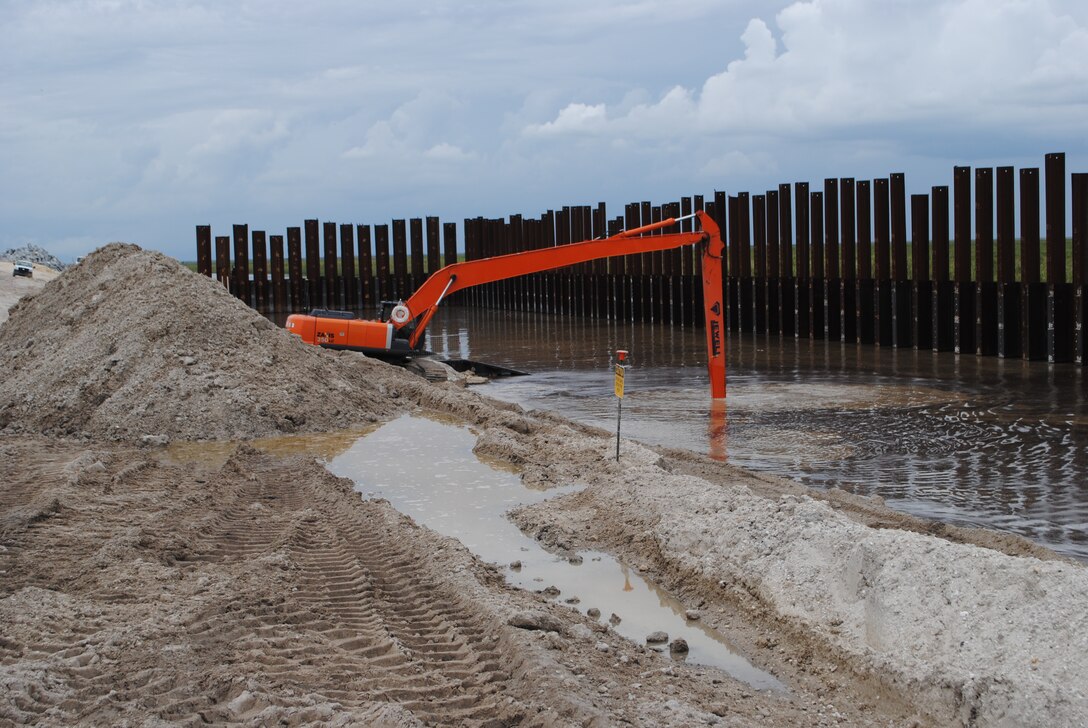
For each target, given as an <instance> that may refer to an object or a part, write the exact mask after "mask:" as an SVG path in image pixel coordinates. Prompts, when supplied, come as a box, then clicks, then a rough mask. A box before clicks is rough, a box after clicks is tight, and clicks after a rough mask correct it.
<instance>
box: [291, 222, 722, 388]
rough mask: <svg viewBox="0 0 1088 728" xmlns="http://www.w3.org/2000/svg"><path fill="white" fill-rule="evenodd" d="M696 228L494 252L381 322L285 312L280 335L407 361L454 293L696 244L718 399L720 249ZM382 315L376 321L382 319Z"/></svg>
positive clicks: (706, 227) (717, 235)
mask: <svg viewBox="0 0 1088 728" xmlns="http://www.w3.org/2000/svg"><path fill="white" fill-rule="evenodd" d="M693 217H696V218H698V219H699V222H700V223H701V228H702V229H701V230H700V231H698V232H688V233H666V234H664V235H647V236H643V237H639V236H641V235H642V234H643V233H648V232H652V231H654V230H659V229H661V228H665V227H670V226H672V225H675V224H677V222H678V221H679V220H681V219H685V218H671V217H670V218H669V219H667V220H662V221H661V222H656V223H653V224H652V225H645V226H643V227H640V228H635V229H633V230H626V231H624V232H622V233H619V234H617V235H613V236H612V237H609V238H605V239H603V240H591V241H587V242H583V243H574V244H572V245H561V246H557V247H554V248H543V249H540V250H530V251H526V252H523V253H511V254H509V255H499V256H495V257H493V258H484V259H482V260H471V261H466V262H464V263H453V264H452V265H447V266H446V267H445V268H442V269H441V270H439V271H437V272H436V273H434V274H432V275H431V277H430V278H428V279H427V280H426V281H424V283H423V285H422V286H420V287H419V289H418V290H416V292H415V293H413V294H412V295H411V296H410V297H409V298H408V300H407V301H404V302H398V303H397V304H396V305H395V306H393V308H392V310H391V311H390V313H389V316H388V320H380V321H364V320H361V319H357V318H355V316H354V314H352V313H349V312H344V311H325V310H315V311H312V312H311V314H310V315H308V316H307V315H303V314H292V315H291V316H289V317H288V319H287V330H288V331H291V332H292V333H295V334H298V335H299V336H301V337H302V340H303V341H305V342H306V343H309V344H317V345H320V346H326V347H329V348H334V349H353V350H358V351H363V352H364V353H369V354H377V355H379V356H380V355H383V354H385V355H399V356H409V355H411V354H412V353H414V352H418V351H419V350H420V348H421V344H422V341H423V332H424V331H425V330H426V328H427V324H428V323H430V321H431V317H432V316H434V314H435V311H437V310H438V306H439V304H440V303H441V302H442V300H443V299H444V298H446V297H447V296H449V295H450V294H451V293H454V292H455V291H459V290H461V289H463V288H470V287H472V286H479V285H483V284H485V283H493V282H495V281H501V280H505V279H508V278H515V277H517V276H523V275H529V274H531V273H540V272H541V271H546V270H553V269H555V268H564V267H566V266H569V265H575V264H577V263H585V262H587V261H590V260H598V259H600V258H610V257H613V256H618V255H632V254H635V253H649V252H653V251H657V250H671V249H673V248H679V247H683V246H685V245H702V272H703V301H704V308H705V311H704V313H705V316H706V337H707V365H708V370H709V374H710V384H711V396H712V397H713V398H714V399H719V398H722V397H725V353H724V349H723V346H722V331H723V326H722V319H723V312H722V300H721V299H722V262H721V258H722V250H723V248H724V246H723V244H722V239H721V231H720V230H719V229H718V225H717V223H715V222H714V220H713V218H711V217H710V216H709V215H707V214H706V213H705V212H702V211H699V212H697V213H695V215H694V216H693ZM384 318H385V317H384V315H383V319H384Z"/></svg>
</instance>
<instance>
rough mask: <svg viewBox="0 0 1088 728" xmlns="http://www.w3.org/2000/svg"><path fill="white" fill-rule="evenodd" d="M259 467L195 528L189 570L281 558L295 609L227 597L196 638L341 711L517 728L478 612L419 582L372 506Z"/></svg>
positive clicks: (252, 465) (201, 623)
mask: <svg viewBox="0 0 1088 728" xmlns="http://www.w3.org/2000/svg"><path fill="white" fill-rule="evenodd" d="M263 465H264V463H261V462H258V461H256V460H255V459H249V460H248V461H247V462H246V470H247V474H246V475H245V476H244V477H243V478H242V483H241V485H240V486H239V487H237V488H233V489H230V490H232V491H233V492H231V493H229V494H228V493H227V492H224V490H225V489H221V490H220V491H219V492H220V495H221V496H229V498H228V499H229V500H230V501H232V503H231V504H230V505H229V507H226V508H224V509H223V510H222V511H220V512H219V513H218V514H216V515H215V516H214V517H212V518H211V519H209V521H208V522H207V523H206V524H205V527H204V534H205V538H204V544H203V548H200V549H198V550H197V551H198V553H197V554H196V555H195V558H194V560H193V562H194V563H198V562H202V561H206V562H223V563H231V562H245V561H249V560H255V559H256V560H259V559H270V558H271V559H281V560H282V563H283V564H284V565H285V571H286V572H287V574H288V575H289V578H288V579H286V580H285V581H284V583H283V587H282V588H285V589H289V590H290V594H291V601H292V602H293V604H294V605H295V606H294V608H287V607H286V605H284V604H282V603H275V600H274V603H272V604H266V605H263V606H262V607H261V608H258V609H256V610H253V609H252V608H251V606H250V605H245V604H243V603H241V602H238V601H235V602H232V603H230V604H228V605H227V607H226V608H225V609H222V610H221V611H218V610H217V611H216V612H214V613H211V614H206V615H204V616H202V617H201V618H200V619H198V620H195V621H194V622H192V623H191V624H189V625H188V629H189V631H190V634H191V635H192V636H193V639H194V642H196V643H198V644H203V645H210V644H211V643H216V644H219V645H224V644H230V645H231V649H232V651H233V652H234V653H235V654H236V655H240V654H249V655H253V654H256V655H259V656H260V657H259V658H258V659H257V661H256V664H255V665H254V667H256V668H258V670H259V672H260V674H261V676H262V678H263V679H266V680H269V681H271V682H272V683H273V684H275V685H277V686H278V687H279V688H282V687H285V686H290V687H293V688H297V689H300V690H305V691H309V690H314V691H320V694H321V695H322V696H323V697H324V698H327V699H329V700H332V701H335V702H337V703H339V704H341V705H344V706H350V707H353V708H362V707H366V706H367V705H371V704H373V703H384V702H390V703H397V704H399V705H400V706H402V707H403V708H405V709H407V710H408V711H411V713H413V714H414V715H416V716H417V717H418V718H420V719H422V720H423V721H425V722H427V723H440V724H464V725H476V724H480V725H483V724H489V723H492V722H494V721H499V722H501V723H503V724H512V723H517V722H520V721H519V719H520V717H521V716H523V715H524V713H525V709H524V706H522V705H520V704H519V703H518V702H517V701H515V700H514V699H512V698H510V697H506V695H505V693H507V692H509V690H508V688H509V685H508V682H509V679H510V678H509V674H508V672H507V671H506V670H505V669H504V667H503V665H502V658H501V655H500V653H499V649H498V637H497V635H496V636H493V635H492V634H491V632H490V631H489V630H488V629H487V625H486V617H485V616H484V615H482V614H479V613H474V612H473V611H472V609H471V608H466V607H463V606H460V601H461V600H459V599H458V598H457V596H456V595H455V594H450V593H448V592H447V589H446V588H443V587H441V586H440V585H439V584H437V583H436V582H435V581H434V580H432V579H429V578H428V577H427V576H426V568H425V565H424V564H423V563H422V560H421V558H420V556H419V555H418V554H416V553H412V552H411V550H410V549H408V548H406V547H404V546H402V545H400V544H402V543H403V542H404V540H405V534H404V533H403V532H402V533H400V534H397V533H395V531H396V530H397V529H396V528H393V527H391V526H390V524H388V523H387V522H385V519H386V517H387V516H386V514H384V513H382V512H381V509H380V507H378V506H374V505H372V504H367V503H360V502H359V501H358V499H357V496H354V494H352V497H351V498H350V500H349V499H343V498H340V499H334V500H333V502H332V503H331V504H330V503H327V502H325V501H324V500H323V499H322V498H321V496H320V495H319V494H316V493H312V492H305V491H307V490H308V489H305V488H300V487H299V483H300V481H299V480H296V479H294V478H291V477H284V472H283V465H282V463H280V464H278V465H276V466H275V467H276V472H275V473H274V474H273V473H271V472H262V471H263V470H265V468H264V467H262V466H263ZM227 469H230V464H228V466H226V467H225V470H227ZM345 501H347V502H345ZM330 505H331V506H333V507H329V506H330ZM345 506H349V507H346V508H345ZM350 506H354V507H350ZM400 528H401V529H403V528H404V526H403V525H401V527H400ZM300 607H301V608H300ZM300 637H301V638H302V639H300ZM316 666H319V667H320V677H319V678H318V676H317V671H316V670H315V669H314V668H315V667H316ZM330 677H331V678H332V679H333V682H334V683H335V684H336V685H338V687H336V688H331V689H330V688H329V687H328V686H329V678H330ZM311 678H312V681H311ZM277 692H278V691H277ZM179 707H180V706H179Z"/></svg>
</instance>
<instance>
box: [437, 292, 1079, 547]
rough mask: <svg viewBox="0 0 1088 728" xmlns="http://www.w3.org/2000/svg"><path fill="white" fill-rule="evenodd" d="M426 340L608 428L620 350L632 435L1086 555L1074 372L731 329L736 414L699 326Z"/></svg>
mask: <svg viewBox="0 0 1088 728" xmlns="http://www.w3.org/2000/svg"><path fill="white" fill-rule="evenodd" d="M429 335H430V339H429V344H428V347H429V348H431V349H432V350H434V351H436V352H438V353H441V354H446V355H448V356H451V357H452V356H457V357H463V358H473V359H479V360H481V361H487V362H493V363H496V364H501V365H505V366H509V367H513V368H517V369H522V370H525V371H529V372H531V373H532V374H533V376H530V377H518V378H514V379H510V380H497V381H495V382H493V383H491V384H489V385H487V388H486V389H485V390H484V391H486V392H487V393H488V394H490V395H492V396H495V397H499V398H502V399H507V400H511V401H515V402H518V403H520V404H522V405H523V406H525V407H527V408H545V409H551V410H555V411H558V412H561V413H563V414H565V415H567V416H569V417H572V418H574V419H577V420H579V421H582V422H586V423H588V424H592V425H596V426H599V427H602V428H604V429H607V430H613V431H614V428H615V411H616V410H615V399H614V398H613V396H612V370H611V368H610V365H611V361H610V353H611V352H612V351H614V350H615V349H617V348H622V349H628V350H630V351H631V356H632V360H633V364H634V367H633V368H632V369H631V370H630V371H628V372H627V375H626V385H625V388H626V392H625V395H626V396H625V399H624V403H623V433H624V435H625V436H628V437H631V438H634V439H639V440H643V441H645V442H649V443H654V444H661V445H668V446H674V447H684V448H688V449H692V450H696V451H701V452H706V453H709V454H710V455H711V456H712V457H716V458H719V459H724V458H728V459H729V461H730V462H732V463H735V464H738V465H742V466H745V467H749V468H752V469H757V470H765V471H770V472H774V473H777V474H779V475H784V476H788V477H792V478H796V479H798V480H801V481H803V482H805V483H806V484H808V485H813V486H819V487H838V488H842V489H844V490H848V491H852V492H856V493H861V494H866V495H878V496H880V497H882V498H884V499H885V500H886V501H887V503H888V504H889V505H890V506H892V507H894V508H897V509H899V510H902V511H906V512H910V513H913V514H916V515H921V516H926V517H931V518H938V519H941V520H944V521H948V522H950V523H956V524H962V525H982V526H986V527H989V528H997V529H1001V530H1007V531H1012V532H1015V533H1019V534H1022V535H1024V536H1027V537H1029V538H1032V539H1034V540H1036V541H1038V542H1040V543H1043V544H1046V545H1047V546H1050V547H1052V548H1054V549H1055V550H1057V551H1060V552H1063V553H1066V554H1070V555H1073V556H1076V557H1079V558H1082V559H1088V402H1086V397H1085V392H1086V389H1088V385H1086V378H1088V371H1086V370H1084V369H1082V368H1078V367H1073V366H1071V365H1055V366H1048V365H1046V364H1043V363H1028V362H1023V361H1021V360H1001V359H996V358H990V357H975V356H962V357H956V356H952V355H950V354H940V355H935V354H932V353H931V352H928V351H911V350H901V349H890V348H879V347H871V346H855V345H843V344H838V343H835V344H827V343H823V342H816V341H810V340H807V339H804V340H795V339H786V340H779V339H778V338H777V337H775V338H773V339H769V338H766V337H753V336H750V335H747V336H736V335H733V336H732V337H731V338H730V340H729V352H728V353H729V396H728V416H727V418H726V417H724V414H725V413H724V412H721V411H718V412H715V411H713V410H712V407H711V402H710V399H709V389H708V384H707V380H706V371H705V368H704V367H705V358H706V355H705V353H704V349H703V347H704V344H703V339H702V332H701V331H700V330H697V329H690V328H688V329H684V328H680V327H668V326H664V325H660V324H659V325H654V326H650V325H645V324H630V323H627V324H617V323H615V322H608V321H597V320H584V321H583V320H576V319H570V318H558V317H552V316H547V315H543V314H529V313H513V312H507V313H500V312H496V311H480V310H471V309H447V310H446V311H442V312H440V313H439V315H438V317H436V319H435V320H434V321H432V323H431V326H430V332H429ZM723 420H724V423H723Z"/></svg>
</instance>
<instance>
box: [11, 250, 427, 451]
mask: <svg viewBox="0 0 1088 728" xmlns="http://www.w3.org/2000/svg"><path fill="white" fill-rule="evenodd" d="M0 370H2V371H4V372H5V376H4V378H3V380H2V381H0V430H6V431H7V432H34V433H43V434H49V435H64V436H83V437H96V438H106V439H111V440H122V439H125V440H131V439H140V438H147V439H149V440H152V441H160V440H163V439H227V438H232V439H233V438H248V437H259V436H266V435H273V434H277V433H281V432H298V431H321V430H331V429H338V428H345V427H351V426H355V425H359V424H363V423H367V422H372V421H374V420H376V419H379V418H383V417H386V416H388V415H390V414H391V413H393V412H395V411H397V410H398V409H399V408H400V404H399V402H400V401H401V393H402V392H401V390H405V389H408V390H411V389H412V387H413V380H412V377H411V375H408V374H406V373H405V372H403V371H401V370H399V369H397V368H395V367H391V366H388V365H386V364H383V363H382V362H378V361H374V360H371V359H367V358H365V357H363V356H360V355H357V354H351V353H333V352H329V351H325V350H322V349H318V348H315V347H312V346H307V345H305V344H303V343H302V342H301V341H300V340H299V339H298V338H297V337H295V336H292V335H290V334H288V333H287V332H285V331H283V330H282V329H279V328H278V327H276V326H275V325H273V324H272V323H271V322H269V321H268V320H267V319H265V318H264V317H262V316H260V315H259V314H257V313H256V312H254V311H252V310H251V309H249V308H247V307H246V306H244V305H243V304H242V303H241V302H240V301H238V300H236V299H234V298H233V297H231V296H230V295H229V294H228V293H227V291H225V290H224V289H223V287H222V286H220V285H218V284H217V283H215V282H214V281H212V280H211V279H209V278H206V277H204V276H200V275H197V274H196V273H193V272H192V271H189V270H187V269H186V268H184V267H183V266H181V265H180V264H179V263H177V262H176V261H174V260H173V259H171V258H168V257H166V256H164V255H162V254H160V253H156V252H153V251H146V250H141V249H140V248H138V247H136V246H134V245H125V244H120V243H114V244H111V245H108V246H106V247H104V248H101V249H99V250H98V251H96V252H94V253H93V254H91V255H90V256H88V257H87V258H86V259H85V260H84V261H83V262H82V263H81V264H79V265H78V266H74V267H73V268H71V269H70V270H68V271H67V272H65V274H64V275H62V276H60V277H59V278H57V279H56V280H55V281H53V282H51V283H49V284H47V285H46V286H45V287H44V288H43V289H42V290H41V292H40V293H38V294H37V295H34V296H29V297H27V298H24V299H23V300H22V301H20V302H19V303H18V304H17V305H16V306H14V307H13V308H12V309H11V311H10V318H9V320H8V321H7V322H6V323H5V324H4V325H3V326H2V327H0ZM398 388H399V389H398Z"/></svg>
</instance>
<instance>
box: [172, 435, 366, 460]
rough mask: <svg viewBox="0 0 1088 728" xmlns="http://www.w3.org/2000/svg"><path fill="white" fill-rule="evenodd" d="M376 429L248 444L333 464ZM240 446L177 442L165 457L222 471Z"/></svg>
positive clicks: (229, 442)
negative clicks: (333, 459)
mask: <svg viewBox="0 0 1088 728" xmlns="http://www.w3.org/2000/svg"><path fill="white" fill-rule="evenodd" d="M376 428H377V425H374V426H372V427H367V428H359V429H352V430H341V431H338V432H311V433H305V434H301V435H281V436H279V437H263V438H260V439H258V440H250V441H248V442H247V443H246V444H248V445H250V446H251V447H254V448H256V449H258V450H262V451H264V452H267V453H269V454H271V455H278V456H281V457H288V456H291V455H309V456H312V457H315V458H318V459H321V460H326V461H327V460H331V459H332V458H334V457H336V456H337V455H339V454H340V453H342V452H343V451H344V450H347V449H348V448H349V447H351V445H352V443H354V442H355V441H356V440H358V439H359V438H360V437H362V436H363V435H366V434H367V433H368V432H373V431H374V430H375V429H376ZM238 445H239V443H238V442H236V441H233V440H215V441H210V442H188V441H184V440H177V441H175V442H171V443H170V444H169V445H167V446H166V457H167V458H169V459H171V460H173V461H175V462H180V463H198V464H201V465H205V466H207V467H211V468H220V467H222V466H223V463H225V462H227V459H228V458H230V456H231V454H232V453H233V452H234V450H235V449H236V448H237V447H238Z"/></svg>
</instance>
